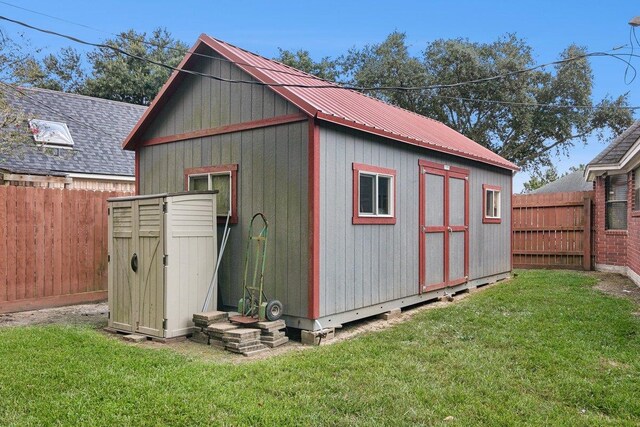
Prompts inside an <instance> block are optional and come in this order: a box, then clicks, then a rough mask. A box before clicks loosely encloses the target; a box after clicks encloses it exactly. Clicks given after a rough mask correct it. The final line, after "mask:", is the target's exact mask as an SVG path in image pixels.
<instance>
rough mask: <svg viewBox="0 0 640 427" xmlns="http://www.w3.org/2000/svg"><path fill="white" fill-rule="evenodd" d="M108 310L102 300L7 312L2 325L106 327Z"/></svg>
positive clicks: (0, 323) (0, 321) (0, 322)
mask: <svg viewBox="0 0 640 427" xmlns="http://www.w3.org/2000/svg"><path fill="white" fill-rule="evenodd" d="M108 312H109V308H108V306H107V303H106V302H102V303H97V304H80V305H70V306H66V307H57V308H46V309H43V310H34V311H23V312H20V313H7V314H0V327H7V326H29V325H50V324H59V325H90V326H92V327H94V328H104V327H105V326H107V313H108Z"/></svg>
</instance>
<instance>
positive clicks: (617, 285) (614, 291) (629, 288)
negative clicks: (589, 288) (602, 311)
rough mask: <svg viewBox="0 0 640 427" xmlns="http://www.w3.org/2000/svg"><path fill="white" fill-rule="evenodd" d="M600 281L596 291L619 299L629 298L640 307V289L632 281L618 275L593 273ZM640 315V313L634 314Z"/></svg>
mask: <svg viewBox="0 0 640 427" xmlns="http://www.w3.org/2000/svg"><path fill="white" fill-rule="evenodd" d="M591 274H592V275H593V276H595V277H596V278H597V279H598V283H597V284H596V285H595V286H594V288H595V289H597V290H599V291H601V292H604V293H606V294H609V295H613V296H616V297H619V298H627V299H630V300H631V301H633V302H635V303H636V304H638V305H640V287H638V286H637V285H636V284H635V283H634V282H633V281H632V280H631V279H629V278H628V277H626V276H623V275H622V274H617V273H603V272H594V273H591ZM634 314H636V315H640V313H634Z"/></svg>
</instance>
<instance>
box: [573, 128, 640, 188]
mask: <svg viewBox="0 0 640 427" xmlns="http://www.w3.org/2000/svg"><path fill="white" fill-rule="evenodd" d="M638 164H640V138H638V139H637V140H636V142H634V143H633V145H632V146H631V148H629V150H627V152H626V153H625V154H624V156H622V158H621V159H620V161H619V162H617V163H610V164H604V165H587V167H586V168H585V170H584V175H585V179H586V180H587V181H594V180H595V178H596V177H597V176H600V175H603V174H604V173H605V172H608V173H609V175H618V174H622V173H628V172H629V171H631V170H632V169H634V168H635V167H636V166H638Z"/></svg>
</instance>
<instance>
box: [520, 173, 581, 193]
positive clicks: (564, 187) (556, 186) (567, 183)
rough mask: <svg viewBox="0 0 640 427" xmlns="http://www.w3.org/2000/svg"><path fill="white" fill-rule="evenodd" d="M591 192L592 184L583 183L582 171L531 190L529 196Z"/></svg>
mask: <svg viewBox="0 0 640 427" xmlns="http://www.w3.org/2000/svg"><path fill="white" fill-rule="evenodd" d="M591 190H593V183H592V182H587V181H585V179H584V171H583V170H577V171H574V172H571V173H569V174H567V175H565V176H563V177H560V178H558V179H556V180H555V181H553V182H550V183H548V184H545V185H543V186H542V187H540V188H538V189H536V190H533V191H532V192H531V193H530V194H541V193H564V192H568V191H591Z"/></svg>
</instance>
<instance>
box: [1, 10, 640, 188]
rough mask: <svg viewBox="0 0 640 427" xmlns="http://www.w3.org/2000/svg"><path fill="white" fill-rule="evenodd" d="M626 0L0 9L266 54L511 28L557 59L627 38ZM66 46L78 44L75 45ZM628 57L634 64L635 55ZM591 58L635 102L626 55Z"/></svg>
mask: <svg viewBox="0 0 640 427" xmlns="http://www.w3.org/2000/svg"><path fill="white" fill-rule="evenodd" d="M633 4H636V2H631V1H617V0H609V1H606V2H605V1H601V0H600V1H594V0H581V1H574V0H565V1H557V0H556V1H548V0H534V1H529V0H526V1H513V0H511V1H496V0H485V1H468V0H458V1H455V2H452V1H429V0H424V1H406V0H394V1H384V2H381V1H348V0H343V1H332V0H325V1H323V2H309V1H299V0H298V1H250V0H244V1H237V0H236V1H214V0H209V1H205V0H200V1H194V0H182V1H175V0H174V1H164V0H158V1H149V0H138V1H133V0H127V1H123V0H118V1H108V0H103V1H99V2H88V1H86V0H85V1H70V0H56V1H51V0H33V1H29V0H8V1H6V2H5V1H4V0H0V15H2V16H5V17H8V18H11V19H17V20H20V21H24V22H27V23H29V24H31V25H35V26H39V27H44V28H47V29H51V30H54V31H57V32H62V33H65V34H69V35H73V36H76V37H78V38H81V39H85V40H87V41H92V42H99V41H102V40H104V39H105V38H110V37H112V36H113V34H117V33H119V32H122V31H126V30H128V29H131V28H133V29H135V30H136V31H138V32H151V31H152V30H153V29H155V28H157V27H166V28H167V29H168V30H169V31H170V32H171V34H172V35H173V36H174V37H175V38H176V39H179V40H182V41H184V42H185V43H187V44H188V45H189V46H191V45H192V44H193V43H194V42H195V41H196V39H197V37H198V36H199V35H200V34H201V33H207V34H209V35H211V36H213V37H215V38H219V39H222V40H225V41H227V42H230V43H232V44H235V45H237V46H239V47H242V48H244V49H247V50H250V51H252V52H256V53H259V54H261V55H263V56H266V57H274V56H277V54H278V48H282V49H288V50H298V49H304V50H308V51H309V52H310V54H311V56H312V57H314V58H315V59H320V58H321V57H324V56H329V57H337V56H339V55H341V54H343V53H345V52H346V51H347V50H348V49H349V48H352V47H356V48H360V47H363V46H364V45H366V44H375V43H380V42H382V41H383V40H384V39H385V38H386V36H387V35H389V33H391V32H393V31H395V30H398V31H402V32H405V33H406V35H407V42H408V43H409V44H410V49H411V52H412V54H414V55H420V53H421V52H422V51H423V50H424V47H425V45H426V44H427V43H428V42H430V41H433V40H436V39H439V38H444V39H449V38H460V37H461V38H468V39H469V40H470V41H474V42H492V41H494V40H496V39H497V38H498V37H499V36H502V35H504V34H506V33H515V34H516V35H518V36H519V37H521V38H524V39H525V40H526V41H527V43H528V44H529V45H530V46H531V47H532V48H533V51H534V58H535V61H536V63H546V62H550V61H554V60H556V59H558V55H559V54H560V52H561V51H562V50H563V49H564V48H566V47H567V46H568V45H569V44H571V43H576V44H578V45H581V46H585V47H586V48H587V50H588V51H590V52H591V51H609V50H611V49H613V48H614V47H619V46H623V45H627V47H628V46H629V45H630V26H629V25H628V22H629V20H631V18H633V17H635V16H640V6H638V5H636V6H635V7H634V6H633ZM11 5H14V6H19V7H21V8H25V9H30V10H32V11H36V12H39V13H41V14H46V15H51V16H54V17H57V18H61V19H63V20H66V21H69V22H65V21H61V20H59V19H52V18H49V17H46V16H42V15H39V14H36V13H33V12H29V11H26V10H21V9H19V8H16V7H13V6H11ZM77 24H81V25H77ZM87 27H91V28H87ZM0 30H1V31H2V32H3V33H6V34H8V35H9V36H10V37H12V38H14V37H15V36H17V35H18V34H19V33H23V34H24V35H25V36H26V37H28V38H29V39H30V40H31V42H32V45H33V46H34V47H40V48H43V51H44V52H46V53H49V52H56V51H57V50H58V49H60V48H61V47H64V46H68V45H73V43H72V42H70V41H68V40H64V39H61V38H58V37H55V36H50V35H45V34H41V33H37V32H34V31H32V30H27V29H24V28H21V27H19V26H17V25H15V24H11V23H8V22H6V21H0ZM638 38H639V39H640V29H638ZM634 43H635V40H634ZM73 46H74V47H75V48H77V49H79V50H81V51H82V50H83V49H84V48H83V46H82V45H73ZM635 48H636V53H640V46H638V45H637V44H636V45H635ZM624 52H629V49H628V48H627V49H625V50H624ZM631 61H632V64H633V65H635V66H637V67H638V72H639V73H640V58H635V59H632V60H631ZM591 65H592V68H593V75H594V89H593V97H594V100H595V101H596V102H597V101H598V100H599V99H601V98H602V97H603V96H606V95H611V96H612V97H617V96H618V95H621V94H624V93H628V94H629V102H630V104H631V105H632V106H640V75H639V76H638V78H637V79H635V80H633V81H631V79H630V78H627V81H625V68H626V65H625V64H623V63H622V62H620V61H617V60H615V59H612V58H593V59H592V60H591ZM638 114H640V110H639V112H638V113H636V118H640V117H638V116H637V115H638ZM605 146H606V144H605V143H601V142H598V141H597V140H595V138H594V139H593V140H590V141H589V143H588V144H587V145H586V146H585V145H583V144H582V143H577V145H576V146H575V147H574V148H573V149H571V150H570V153H569V156H564V155H563V156H560V157H556V158H555V165H556V167H557V169H558V171H559V172H560V173H563V172H565V171H566V170H567V169H568V168H569V167H571V166H576V165H578V164H581V163H588V162H589V161H590V160H591V159H593V158H594V157H595V156H596V155H597V154H598V153H599V152H600V151H601V150H602V149H603V148H604V147H605ZM528 179H529V177H528V175H527V174H525V173H518V174H517V175H516V177H515V179H514V191H515V192H519V191H520V190H521V189H522V184H523V182H526V181H527V180H528Z"/></svg>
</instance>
